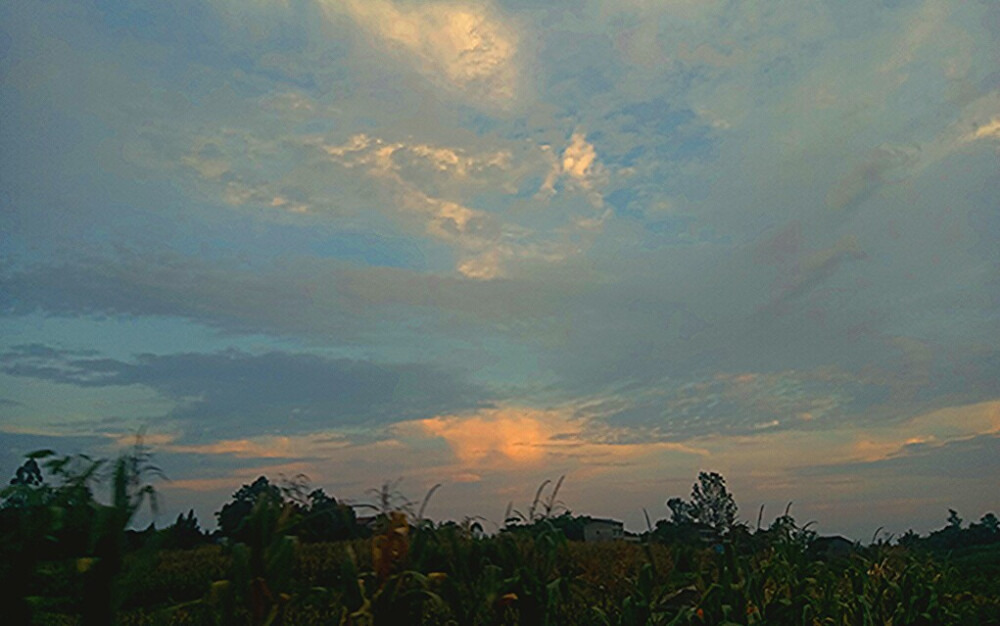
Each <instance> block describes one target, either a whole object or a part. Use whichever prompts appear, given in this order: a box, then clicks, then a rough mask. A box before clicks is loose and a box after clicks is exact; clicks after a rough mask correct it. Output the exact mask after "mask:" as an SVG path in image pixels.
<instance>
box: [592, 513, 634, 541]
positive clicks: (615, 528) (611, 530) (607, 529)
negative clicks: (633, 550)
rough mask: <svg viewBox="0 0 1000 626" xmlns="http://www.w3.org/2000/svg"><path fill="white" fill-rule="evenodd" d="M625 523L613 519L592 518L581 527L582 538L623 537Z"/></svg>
mask: <svg viewBox="0 0 1000 626" xmlns="http://www.w3.org/2000/svg"><path fill="white" fill-rule="evenodd" d="M624 537H625V524H624V523H622V522H619V521H618V520H613V519H592V520H590V521H589V522H587V525H586V526H584V527H583V540H584V541H587V542H591V541H616V540H620V539H624Z"/></svg>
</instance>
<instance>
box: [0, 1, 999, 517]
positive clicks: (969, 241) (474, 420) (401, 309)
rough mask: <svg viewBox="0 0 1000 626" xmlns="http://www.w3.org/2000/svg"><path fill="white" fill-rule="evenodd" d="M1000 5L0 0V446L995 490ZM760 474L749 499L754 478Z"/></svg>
mask: <svg viewBox="0 0 1000 626" xmlns="http://www.w3.org/2000/svg"><path fill="white" fill-rule="evenodd" d="M998 36H1000V7H998V6H997V5H996V3H993V2H988V1H985V0H983V1H973V2H958V1H930V0H928V1H926V2H919V1H908V0H896V1H889V0H885V1H882V2H869V1H865V2H861V1H857V2H856V1H853V0H851V1H838V2H820V1H809V0H778V1H775V2H768V3H743V2H735V1H733V2H727V1H723V0H717V1H712V0H708V1H706V0H699V1H694V0H660V1H652V0H619V1H617V2H600V1H596V0H593V1H574V2H566V3H558V5H557V6H553V5H552V4H551V3H546V2H538V1H534V0H508V1H499V0H497V1H492V2H489V1H477V2H473V1H471V0H468V1H462V0H454V1H445V0H440V1H435V0H431V1H427V2H411V1H404V0H266V1H265V0H249V1H248V0H239V1H237V0H202V1H200V2H193V1H191V2H189V1H181V2H171V3H138V4H137V3H134V2H125V1H123V0H122V1H117V0H103V1H89V2H79V1H74V2H68V1H61V0H49V1H45V2H41V1H39V2H32V3H27V4H25V3H13V4H12V3H8V4H7V5H4V6H3V7H0V80H2V82H3V86H4V87H3V89H2V91H0V115H2V117H0V119H2V120H3V122H2V123H0V146H2V148H0V209H2V210H0V233H2V239H0V255H2V256H0V314H2V316H0V470H2V471H3V473H4V475H7V474H12V473H13V471H14V469H15V468H16V466H17V465H18V464H19V462H20V461H19V459H20V458H21V457H22V456H23V454H25V453H27V452H30V451H31V450H33V449H36V448H38V447H42V446H45V447H53V448H56V449H58V450H60V451H64V452H73V451H79V450H86V451H89V452H91V453H94V454H107V455H110V454H114V453H115V451H116V450H117V449H118V447H119V446H121V445H122V444H123V442H124V443H127V442H128V441H129V440H130V437H131V436H132V434H134V433H135V432H136V430H137V429H139V428H140V427H145V428H146V429H147V431H146V432H147V440H148V441H149V443H151V444H152V445H153V446H154V449H155V452H156V455H157V458H158V460H159V461H160V464H161V465H163V466H164V468H165V469H166V470H167V473H168V475H169V476H170V478H171V481H170V482H168V483H164V484H163V485H161V489H162V491H163V492H164V495H165V502H166V510H165V513H164V519H165V520H169V519H170V517H171V516H172V515H173V514H175V513H176V512H177V511H179V510H181V509H185V510H186V508H187V507H188V506H190V505H194V506H196V508H197V510H198V513H199V515H200V517H201V518H202V520H203V521H204V522H208V521H209V520H210V518H211V513H212V512H213V511H215V510H217V509H218V508H219V506H220V505H221V504H222V502H223V501H224V500H225V499H226V498H228V496H229V494H231V493H232V492H233V491H234V490H235V489H236V488H238V487H239V485H240V484H242V483H245V482H249V481H251V480H252V479H253V478H255V477H256V476H257V475H259V474H261V473H266V474H268V475H269V476H272V477H276V476H278V475H279V474H283V475H286V476H293V475H295V474H298V473H300V472H301V473H305V474H307V475H308V476H309V477H310V478H311V479H312V481H313V482H314V483H315V484H316V485H321V486H324V487H325V488H326V489H327V491H328V492H330V493H332V494H333V495H335V496H336V497H338V498H345V499H349V500H356V501H360V500H363V499H364V498H365V492H366V490H367V489H369V488H371V487H374V486H377V485H379V484H381V483H382V482H383V481H386V480H393V479H395V478H398V477H403V478H404V480H403V482H402V484H401V487H402V488H403V489H404V490H405V491H408V492H409V493H410V494H411V495H412V496H413V497H416V496H417V495H419V494H422V493H423V492H424V491H425V490H426V489H428V488H429V487H430V486H432V485H433V484H435V483H438V482H441V483H443V484H444V487H443V488H442V489H441V490H440V491H439V492H438V493H437V495H436V496H435V499H434V501H433V503H432V505H431V508H430V509H429V510H428V512H429V514H430V515H431V516H432V517H439V518H448V517H451V518H460V517H462V516H464V515H484V516H486V517H487V518H490V519H494V520H497V521H499V518H500V517H502V514H503V510H504V509H505V507H506V503H507V502H508V501H510V500H513V501H514V502H515V505H518V504H524V502H523V501H525V500H527V499H529V498H530V497H531V495H532V494H533V492H534V488H535V487H536V486H537V485H538V484H539V483H540V482H541V481H542V480H544V479H546V478H556V477H558V476H559V475H562V474H566V475H567V479H566V483H565V487H564V491H563V493H562V495H563V499H564V500H565V501H566V503H567V505H568V506H569V507H570V508H571V509H572V510H574V511H576V512H580V513H590V514H594V515H601V516H614V517H618V518H621V519H624V520H626V523H627V525H629V526H630V527H632V528H640V527H641V525H642V524H641V520H642V513H641V511H642V508H643V507H645V508H647V509H648V510H650V511H651V513H652V514H653V515H654V516H660V515H666V511H665V509H664V508H663V502H664V501H665V500H666V499H667V498H668V497H671V496H676V495H686V494H687V493H688V491H689V489H690V484H691V483H692V482H693V481H694V479H695V477H696V475H697V472H698V471H699V470H715V471H720V472H722V473H723V474H724V475H725V476H726V477H727V479H728V481H729V483H730V486H731V488H732V489H733V491H734V492H735V493H736V495H737V497H738V502H739V504H740V505H741V507H742V511H743V513H744V515H745V516H747V517H754V514H755V512H756V510H757V508H758V507H759V505H761V504H765V505H767V507H768V508H767V510H768V511H770V512H771V513H773V514H775V515H776V514H778V513H780V512H781V511H782V510H783V509H784V506H785V504H786V503H787V502H788V501H789V500H794V501H795V503H796V504H795V509H794V510H795V512H796V513H797V514H798V515H799V517H800V518H803V519H806V518H807V519H816V520H818V521H819V526H818V528H819V530H820V531H821V532H842V533H847V534H849V535H852V536H856V537H868V536H870V533H871V532H873V531H874V529H875V528H877V527H878V526H885V527H886V528H887V529H889V530H890V531H891V532H901V531H903V530H906V529H907V528H909V527H913V528H915V529H917V530H918V531H921V532H925V531H927V530H929V529H931V528H936V527H939V526H941V525H942V524H943V522H944V519H945V517H946V516H947V509H948V508H949V507H950V508H957V509H958V510H959V511H960V512H961V513H962V514H963V515H964V516H965V517H966V518H967V519H978V517H979V516H981V515H982V514H983V513H985V512H986V511H989V510H994V511H995V510H997V508H998V501H997V492H996V481H995V478H993V477H995V476H996V474H997V472H998V470H1000V461H998V460H997V459H1000V455H998V454H996V453H997V452H998V451H1000V450H998V448H1000V341H998V339H1000V299H998V296H1000V253H998V250H1000V248H998V246H997V244H996V242H997V241H1000V208H998V207H1000V182H998V181H1000V176H998V175H997V174H998V155H1000V72H998V70H997V68H1000V44H998ZM768 515H769V514H766V515H765V517H767V516H768Z"/></svg>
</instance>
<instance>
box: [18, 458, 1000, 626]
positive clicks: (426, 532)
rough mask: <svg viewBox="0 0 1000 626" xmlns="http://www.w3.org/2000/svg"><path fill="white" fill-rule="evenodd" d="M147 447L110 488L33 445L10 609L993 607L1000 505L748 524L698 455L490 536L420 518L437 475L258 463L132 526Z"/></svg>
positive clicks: (425, 614)
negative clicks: (218, 501) (636, 520)
mask: <svg viewBox="0 0 1000 626" xmlns="http://www.w3.org/2000/svg"><path fill="white" fill-rule="evenodd" d="M38 456H39V458H41V457H42V456H43V455H42V454H39V455H38ZM45 456H48V453H45ZM147 462H148V457H145V456H143V455H142V454H141V453H139V452H137V453H136V454H133V455H131V456H129V455H126V456H123V457H121V458H120V459H118V460H117V461H115V462H114V463H113V464H109V466H108V469H109V470H110V473H109V476H110V478H111V485H112V499H111V503H110V504H107V505H104V504H99V503H98V502H97V501H96V500H94V498H93V495H92V493H91V490H90V485H91V483H92V482H93V480H94V477H95V476H97V475H98V474H97V470H98V469H100V467H101V466H102V465H103V462H98V461H93V460H91V459H89V458H86V457H82V458H81V457H76V458H72V457H62V458H54V459H51V460H50V461H48V462H47V465H46V466H47V467H48V468H49V469H50V471H52V472H53V474H54V475H55V476H56V478H58V479H59V483H58V484H56V485H54V486H53V485H49V484H48V483H46V482H45V481H43V480H42V479H41V472H40V469H39V467H38V464H37V463H35V462H34V458H32V459H29V461H28V462H27V463H26V464H25V466H24V467H22V469H21V470H19V472H18V475H17V476H16V477H15V480H13V481H11V482H12V486H11V487H9V488H8V489H6V490H4V492H3V497H4V501H3V507H2V508H0V514H2V515H0V521H2V528H0V531H2V533H3V543H2V547H0V550H2V551H0V556H2V557H3V558H2V559H0V577H2V579H3V580H4V583H5V584H4V585H2V586H0V590H2V592H3V597H0V602H2V605H3V606H4V607H6V622H5V623H12V624H20V623H24V624H29V623H30V624H53V625H55V624H60V625H62V624H66V625H70V624H81V625H86V626H90V625H95V626H96V625H107V624H125V625H133V624H135V625H138V624H150V625H161V624H162V625H171V624H210V625H211V624H221V625H236V624H250V625H253V626H264V625H278V624H303V625H309V624H336V625H340V624H345V625H366V624H380V625H381V624H389V625H397V624H455V625H466V624H468V625H484V626H485V625H503V624H528V625H560V624H592V625H600V626H608V625H615V626H633V625H667V624H673V625H677V624H802V625H810V626H812V625H819V624H831V625H841V624H842V625H859V626H863V625H868V624H871V625H875V624H880V625H881V624H894V625H901V624H928V625H930V624H1000V529H998V526H1000V524H998V523H997V520H996V518H995V516H993V515H992V514H987V515H986V516H984V517H983V519H982V520H981V521H980V522H979V523H972V524H968V525H967V526H963V522H962V520H961V519H960V518H959V517H958V514H957V513H956V512H955V511H951V514H950V516H949V518H948V525H947V526H946V527H945V528H943V529H941V530H939V531H935V532H932V533H931V534H930V535H929V536H927V537H920V536H918V535H916V534H915V533H907V534H906V535H904V536H903V537H900V538H899V539H898V540H897V541H895V542H893V541H892V540H891V538H890V539H885V540H877V541H874V542H873V543H872V544H871V545H868V546H863V545H861V544H851V543H850V542H848V541H846V540H843V539H842V538H822V537H817V536H816V534H815V533H814V532H812V531H811V530H809V528H808V525H806V526H805V527H803V526H799V525H798V524H797V523H796V521H795V520H794V518H792V516H791V515H790V514H789V511H788V510H786V511H785V514H784V515H782V516H780V517H778V518H777V519H775V520H774V521H773V522H772V523H771V524H770V525H769V526H768V527H767V528H762V527H761V526H760V523H759V522H758V525H757V528H755V529H754V530H751V528H750V526H749V524H747V523H744V522H741V521H739V519H738V518H737V511H736V507H735V504H734V500H733V498H732V496H731V495H730V494H729V493H728V492H727V491H726V489H725V481H724V479H723V478H722V477H721V476H720V475H718V474H707V473H703V474H701V475H700V476H699V483H696V484H695V485H694V488H693V489H692V496H691V499H690V500H689V501H685V500H682V499H680V498H673V499H671V500H670V501H668V505H669V508H670V510H671V512H672V516H671V518H670V519H661V520H658V521H657V522H656V523H655V525H654V524H653V523H652V522H650V523H649V524H648V528H647V532H645V533H642V534H641V535H628V536H626V537H625V538H623V539H620V540H614V541H605V542H585V541H582V539H583V538H584V537H585V536H586V533H585V530H584V529H585V528H586V527H587V526H588V524H592V523H594V520H592V519H591V518H588V517H585V516H584V517H581V516H574V515H573V514H572V513H570V512H569V511H567V510H565V509H564V507H562V506H561V503H559V501H558V500H557V499H556V496H557V493H558V490H559V486H560V485H561V480H560V481H559V482H556V483H554V484H552V483H549V482H548V481H546V482H545V483H543V484H542V485H541V486H540V487H539V489H538V491H537V493H536V495H535V499H534V502H533V503H532V505H531V507H530V509H527V513H526V514H521V513H519V512H517V511H511V513H510V514H509V515H508V518H507V520H506V521H505V523H504V525H503V527H502V528H501V529H500V530H499V531H498V532H497V533H495V534H493V535H489V536H487V535H485V534H484V533H483V532H482V528H481V526H480V524H479V523H478V522H477V521H476V520H475V519H471V518H469V519H466V520H464V521H462V522H461V523H456V522H450V521H449V522H441V523H434V522H433V521H431V520H427V519H424V518H423V509H424V505H426V502H427V499H428V498H429V497H430V496H431V495H432V494H433V491H434V490H433V489H432V490H431V492H429V493H428V495H427V497H426V498H425V499H424V503H423V505H421V506H420V507H419V509H417V507H415V505H414V503H412V502H409V501H408V500H405V499H403V498H401V497H399V495H398V494H396V493H395V492H394V491H393V490H392V488H391V487H392V485H389V484H387V485H384V486H383V488H382V489H381V490H374V492H375V495H376V496H377V499H376V502H377V503H376V504H373V505H372V507H373V508H375V509H376V510H378V513H377V514H376V515H373V516H371V517H370V518H366V519H365V520H363V521H362V520H359V519H358V518H357V517H356V514H355V512H354V508H353V507H350V506H347V505H344V504H343V503H338V502H337V501H336V500H334V499H333V498H331V497H329V496H326V494H324V493H323V492H322V490H313V491H312V492H310V493H308V494H306V493H305V490H304V489H302V488H301V487H302V486H303V485H302V484H301V483H300V484H291V485H283V486H275V485H272V484H271V483H270V482H269V481H268V480H267V479H266V478H264V477H261V478H259V479H258V480H257V481H255V482H254V483H253V484H252V485H245V486H244V487H243V488H241V489H240V490H239V491H237V492H236V493H235V494H234V496H233V500H232V502H230V503H228V504H226V505H225V506H223V507H222V509H221V510H220V511H219V512H218V513H217V514H216V517H217V518H218V521H219V529H218V530H217V531H215V532H214V533H212V534H211V535H209V534H206V533H203V532H202V531H201V530H200V528H199V526H198V522H197V520H196V519H195V518H194V514H193V513H189V514H188V515H187V516H178V518H177V521H176V523H175V524H173V525H171V526H169V527H167V528H165V529H161V530H157V529H155V528H152V527H151V528H149V529H147V530H145V531H142V532H136V531H134V530H129V529H128V524H129V520H130V519H131V517H132V515H133V514H134V512H135V511H136V510H137V509H138V507H139V506H140V505H141V504H142V502H143V501H144V500H145V499H146V498H148V497H150V496H152V495H154V494H155V491H154V490H152V489H151V488H149V486H148V485H147V484H145V483H144V481H143V480H142V477H143V475H145V474H147V473H149V470H150V469H151V466H148V465H147ZM546 487H548V492H547V493H546V491H545V489H546ZM415 509H417V510H415Z"/></svg>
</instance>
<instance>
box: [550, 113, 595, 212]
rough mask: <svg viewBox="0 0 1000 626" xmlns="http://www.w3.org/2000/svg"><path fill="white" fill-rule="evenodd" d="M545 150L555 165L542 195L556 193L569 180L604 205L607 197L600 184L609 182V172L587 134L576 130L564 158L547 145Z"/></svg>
mask: <svg viewBox="0 0 1000 626" xmlns="http://www.w3.org/2000/svg"><path fill="white" fill-rule="evenodd" d="M543 150H545V151H546V153H547V154H548V155H549V159H550V161H551V163H552V166H551V168H550V169H549V173H548V175H547V176H546V177H545V181H544V182H543V183H542V186H541V189H539V195H541V196H543V197H544V196H552V195H555V193H556V184H558V183H559V181H560V180H561V179H565V180H567V183H568V186H569V187H571V188H572V187H577V188H579V189H581V190H583V191H584V192H586V193H587V197H588V199H589V200H590V202H591V203H592V204H593V205H594V206H597V207H600V206H603V204H604V199H603V197H602V196H601V194H600V192H598V191H597V189H596V187H598V186H600V185H601V184H603V183H606V182H607V171H606V170H605V168H604V166H603V165H601V162H600V161H599V160H598V158H597V150H596V149H595V148H594V144H592V143H590V142H589V141H587V136H586V134H584V133H583V132H580V131H577V132H575V133H573V136H572V137H570V141H569V145H568V146H566V148H565V150H563V153H562V156H561V157H560V158H556V157H555V156H554V155H553V154H552V152H551V148H550V147H549V146H543Z"/></svg>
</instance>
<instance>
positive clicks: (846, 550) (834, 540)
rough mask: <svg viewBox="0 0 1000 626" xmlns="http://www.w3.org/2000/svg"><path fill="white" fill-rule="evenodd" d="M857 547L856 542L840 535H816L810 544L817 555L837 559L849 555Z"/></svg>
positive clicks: (811, 549)
mask: <svg viewBox="0 0 1000 626" xmlns="http://www.w3.org/2000/svg"><path fill="white" fill-rule="evenodd" d="M856 548H857V546H856V545H855V543H854V542H853V541H851V540H850V539H846V538H844V537H841V536H839V535H833V536H830V537H816V538H815V539H813V541H812V545H810V546H809V550H810V552H811V553H812V555H813V556H815V557H820V558H825V559H837V558H843V557H846V556H849V555H850V554H851V553H852V552H854V550H855V549H856Z"/></svg>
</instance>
